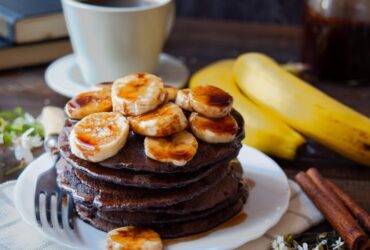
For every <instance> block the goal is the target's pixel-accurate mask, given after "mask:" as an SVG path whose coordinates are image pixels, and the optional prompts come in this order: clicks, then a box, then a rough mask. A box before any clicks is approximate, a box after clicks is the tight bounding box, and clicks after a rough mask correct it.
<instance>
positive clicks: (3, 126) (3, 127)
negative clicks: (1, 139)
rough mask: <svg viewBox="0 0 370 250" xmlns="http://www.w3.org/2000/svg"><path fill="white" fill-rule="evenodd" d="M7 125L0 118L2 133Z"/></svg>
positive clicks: (0, 130)
mask: <svg viewBox="0 0 370 250" xmlns="http://www.w3.org/2000/svg"><path fill="white" fill-rule="evenodd" d="M6 125H7V122H6V120H5V119H4V118H2V117H0V132H1V133H2V132H3V131H4V129H5V127H6Z"/></svg>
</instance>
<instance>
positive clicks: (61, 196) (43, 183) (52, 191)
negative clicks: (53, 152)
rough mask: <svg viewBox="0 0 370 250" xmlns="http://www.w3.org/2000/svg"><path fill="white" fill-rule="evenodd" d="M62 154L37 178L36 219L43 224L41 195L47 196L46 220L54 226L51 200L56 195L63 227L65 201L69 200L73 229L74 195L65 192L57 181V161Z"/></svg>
mask: <svg viewBox="0 0 370 250" xmlns="http://www.w3.org/2000/svg"><path fill="white" fill-rule="evenodd" d="M59 158H60V156H59V154H57V156H56V160H55V162H54V164H53V166H52V167H51V168H50V169H49V170H47V171H45V172H44V173H43V174H41V175H40V176H39V177H38V178H37V183H36V190H35V204H34V206H35V216H36V221H37V223H38V224H39V226H42V222H41V216H40V196H41V195H44V196H45V212H46V220H47V222H48V224H49V226H50V227H51V228H53V227H54V225H53V222H52V218H51V212H52V211H51V200H52V197H53V196H55V197H56V199H57V206H56V214H57V220H58V224H59V227H61V228H62V229H63V228H64V226H63V216H62V215H63V213H62V212H63V201H64V200H65V199H66V200H67V202H66V203H67V221H68V223H67V224H68V226H69V227H70V228H71V229H73V199H72V196H71V195H70V194H68V193H66V192H63V191H62V190H61V189H60V188H59V187H58V185H57V183H56V178H57V171H56V168H55V165H56V163H57V162H58V160H59Z"/></svg>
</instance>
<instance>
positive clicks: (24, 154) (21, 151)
mask: <svg viewBox="0 0 370 250" xmlns="http://www.w3.org/2000/svg"><path fill="white" fill-rule="evenodd" d="M14 154H15V158H16V159H17V160H18V161H21V160H24V161H25V163H30V162H31V161H32V160H33V155H32V152H31V150H30V149H29V148H24V147H22V145H17V146H16V147H15V148H14Z"/></svg>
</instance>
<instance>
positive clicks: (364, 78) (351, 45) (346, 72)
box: [302, 5, 370, 84]
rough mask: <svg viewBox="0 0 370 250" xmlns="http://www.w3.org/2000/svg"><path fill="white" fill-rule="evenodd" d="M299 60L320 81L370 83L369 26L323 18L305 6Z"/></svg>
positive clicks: (363, 23)
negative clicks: (305, 64)
mask: <svg viewBox="0 0 370 250" xmlns="http://www.w3.org/2000/svg"><path fill="white" fill-rule="evenodd" d="M302 48H303V49H302V59H303V61H304V62H305V63H307V64H309V65H310V67H311V70H312V72H313V73H315V74H316V75H317V76H318V77H319V78H321V79H323V80H330V81H339V82H347V83H350V84H360V83H369V82H370V22H369V23H367V22H360V21H355V20H352V19H350V18H338V17H324V16H322V15H320V14H318V13H317V12H315V11H314V10H313V9H312V8H310V7H309V6H307V5H306V6H305V17H304V30H303V47H302Z"/></svg>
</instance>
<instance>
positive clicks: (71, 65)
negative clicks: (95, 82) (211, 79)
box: [45, 53, 189, 98]
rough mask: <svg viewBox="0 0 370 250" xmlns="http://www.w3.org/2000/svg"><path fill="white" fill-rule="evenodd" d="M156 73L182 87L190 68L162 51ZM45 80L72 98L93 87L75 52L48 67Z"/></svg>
mask: <svg viewBox="0 0 370 250" xmlns="http://www.w3.org/2000/svg"><path fill="white" fill-rule="evenodd" d="M155 74H157V75H158V76H160V77H161V78H162V79H163V80H164V82H165V84H168V85H172V86H175V87H177V88H182V87H184V86H185V84H186V81H187V79H188V77H189V70H188V68H187V67H186V65H185V64H184V63H183V62H182V61H180V60H179V59H177V58H175V57H173V56H171V55H169V54H166V53H161V55H160V57H159V66H158V71H157V72H156V73H155ZM45 81H46V83H47V85H48V86H49V87H50V88H51V89H52V90H54V91H55V92H57V93H59V94H61V95H63V96H66V97H70V98H71V97H73V96H75V95H77V94H78V93H81V92H84V91H88V90H89V89H91V88H92V86H91V85H87V84H85V82H84V80H83V78H82V75H81V72H80V69H79V67H78V65H77V62H76V57H75V55H73V54H70V55H67V56H64V57H61V58H59V59H57V60H56V61H54V62H53V63H51V64H50V65H49V67H48V68H47V69H46V72H45Z"/></svg>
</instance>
